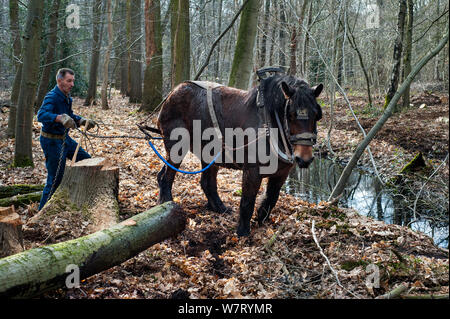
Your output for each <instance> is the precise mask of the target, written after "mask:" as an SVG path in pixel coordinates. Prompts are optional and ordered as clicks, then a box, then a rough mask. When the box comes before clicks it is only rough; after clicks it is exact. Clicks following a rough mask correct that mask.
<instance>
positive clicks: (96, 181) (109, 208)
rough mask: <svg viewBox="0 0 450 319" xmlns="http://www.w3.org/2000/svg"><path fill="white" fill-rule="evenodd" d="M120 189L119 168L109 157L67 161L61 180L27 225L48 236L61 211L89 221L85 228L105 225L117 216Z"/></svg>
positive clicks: (90, 229) (63, 215)
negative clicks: (113, 164)
mask: <svg viewBox="0 0 450 319" xmlns="http://www.w3.org/2000/svg"><path fill="white" fill-rule="evenodd" d="M118 191H119V168H118V167H113V166H111V165H110V163H109V162H108V161H107V160H106V159H104V158H100V157H96V158H89V159H86V160H83V161H79V162H76V163H74V164H73V165H66V168H65V170H64V176H63V179H62V181H61V184H60V185H59V187H58V188H57V189H56V191H55V193H54V194H53V195H52V197H51V198H50V200H49V201H48V202H47V203H46V204H45V205H44V207H43V208H42V209H41V210H40V211H39V213H38V214H36V215H35V216H33V217H32V218H31V219H30V220H29V221H28V223H27V226H29V227H31V228H34V230H35V232H36V233H40V234H42V236H45V234H46V233H47V232H48V229H49V228H50V227H51V223H52V222H53V220H54V215H55V214H58V216H59V217H64V218H66V219H68V220H69V219H74V216H79V217H80V218H79V219H80V220H79V222H80V223H81V222H82V221H81V220H83V221H85V222H88V226H87V228H86V230H85V231H86V232H95V231H98V230H102V229H105V228H107V227H110V226H111V225H114V224H115V223H116V222H117V220H118V216H119V203H118V201H117V196H118ZM87 212H89V213H87ZM73 227H74V228H75V227H77V225H73ZM53 235H55V236H54V237H52V236H50V237H51V238H49V239H52V240H53V239H57V236H56V235H57V234H56V233H55V234H53ZM48 236H49V235H47V237H48ZM49 239H47V240H49Z"/></svg>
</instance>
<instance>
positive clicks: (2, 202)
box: [0, 191, 42, 207]
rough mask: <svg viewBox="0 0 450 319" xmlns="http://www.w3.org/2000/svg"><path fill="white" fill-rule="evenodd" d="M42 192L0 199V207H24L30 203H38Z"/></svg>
mask: <svg viewBox="0 0 450 319" xmlns="http://www.w3.org/2000/svg"><path fill="white" fill-rule="evenodd" d="M41 196H42V191H38V192H32V193H26V194H18V195H14V196H11V197H7V198H0V207H7V206H11V205H14V206H15V207H25V206H27V205H29V204H31V203H36V202H39V200H40V199H41Z"/></svg>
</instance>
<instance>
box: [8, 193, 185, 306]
mask: <svg viewBox="0 0 450 319" xmlns="http://www.w3.org/2000/svg"><path fill="white" fill-rule="evenodd" d="M185 225H186V213H185V212H184V211H183V210H182V209H181V208H180V207H179V206H178V205H177V204H175V203H174V202H166V203H164V204H161V205H159V206H156V207H153V208H152V209H150V210H148V211H145V212H143V213H140V214H138V215H136V216H133V217H131V218H129V219H127V220H125V221H124V222H121V223H119V224H117V225H115V226H113V227H111V228H109V229H105V230H102V231H99V232H96V233H94V234H90V235H87V236H84V237H81V238H77V239H74V240H70V241H66V242H62V243H58V244H54V245H50V246H45V247H40V248H34V249H31V250H27V251H24V252H22V253H20V254H16V255H13V256H9V257H6V258H3V259H0V297H9V298H26V297H33V296H37V295H39V294H41V293H43V292H45V291H48V290H51V289H56V288H59V287H64V286H65V285H66V286H67V284H66V283H67V282H70V283H71V284H76V282H73V281H71V277H69V276H71V275H72V276H73V278H75V277H76V276H74V271H77V270H78V269H79V279H80V280H82V279H84V278H87V277H89V276H92V275H94V274H96V273H99V272H101V271H103V270H106V269H109V268H111V267H113V266H116V265H118V264H120V263H122V262H124V261H126V260H128V259H130V258H132V257H133V256H136V255H137V254H138V253H140V252H142V251H143V250H145V249H147V248H149V247H150V246H152V245H154V244H156V243H158V242H161V241H162V240H164V239H166V238H169V237H173V236H175V235H177V234H178V233H180V232H181V231H183V230H184V228H185ZM68 266H69V267H68ZM68 269H69V270H68ZM73 269H75V270H73Z"/></svg>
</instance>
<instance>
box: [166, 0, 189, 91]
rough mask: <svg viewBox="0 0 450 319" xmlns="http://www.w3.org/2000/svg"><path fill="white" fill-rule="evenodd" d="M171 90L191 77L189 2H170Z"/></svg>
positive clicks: (176, 0) (181, 0) (179, 0)
mask: <svg viewBox="0 0 450 319" xmlns="http://www.w3.org/2000/svg"><path fill="white" fill-rule="evenodd" d="M170 5H171V10H172V11H171V34H172V35H171V37H172V67H171V73H172V88H174V87H175V86H176V85H178V84H179V83H181V82H183V81H185V80H189V79H190V76H191V63H190V59H191V57H190V54H191V34H190V30H189V24H190V20H189V1H187V0H184V1H183V0H172V1H171V2H170Z"/></svg>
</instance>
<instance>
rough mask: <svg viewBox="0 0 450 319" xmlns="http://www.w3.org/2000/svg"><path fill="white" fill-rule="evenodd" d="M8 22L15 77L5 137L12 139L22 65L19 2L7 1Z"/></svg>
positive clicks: (14, 130)
mask: <svg viewBox="0 0 450 319" xmlns="http://www.w3.org/2000/svg"><path fill="white" fill-rule="evenodd" d="M9 21H10V32H11V41H12V47H13V62H14V66H15V68H16V76H15V77H14V83H13V87H12V90H11V105H10V109H9V117H8V130H7V136H8V137H14V136H15V134H16V114H17V99H18V98H19V90H20V81H21V79H22V63H20V59H21V55H22V42H21V40H20V39H21V37H20V26H19V2H18V1H17V0H9Z"/></svg>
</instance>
